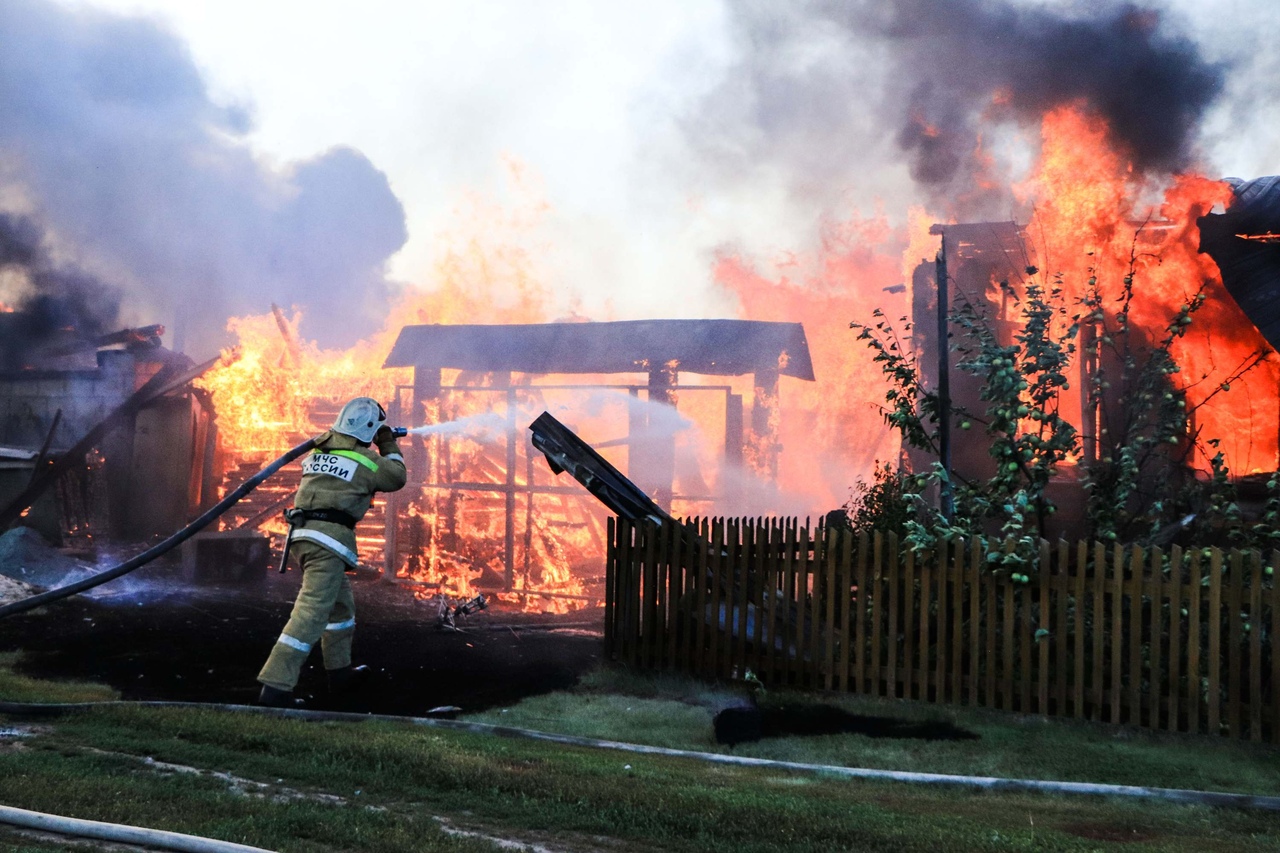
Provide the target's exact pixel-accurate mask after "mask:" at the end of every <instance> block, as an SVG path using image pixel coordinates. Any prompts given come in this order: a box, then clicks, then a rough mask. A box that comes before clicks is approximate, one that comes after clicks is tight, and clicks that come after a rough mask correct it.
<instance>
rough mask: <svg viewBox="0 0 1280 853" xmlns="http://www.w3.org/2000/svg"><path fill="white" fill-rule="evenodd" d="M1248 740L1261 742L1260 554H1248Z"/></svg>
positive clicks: (1253, 552) (1255, 552) (1252, 552)
mask: <svg viewBox="0 0 1280 853" xmlns="http://www.w3.org/2000/svg"><path fill="white" fill-rule="evenodd" d="M1249 740H1251V741H1254V742H1255V743H1257V742H1261V741H1262V554H1260V553H1259V552H1257V551H1251V552H1249Z"/></svg>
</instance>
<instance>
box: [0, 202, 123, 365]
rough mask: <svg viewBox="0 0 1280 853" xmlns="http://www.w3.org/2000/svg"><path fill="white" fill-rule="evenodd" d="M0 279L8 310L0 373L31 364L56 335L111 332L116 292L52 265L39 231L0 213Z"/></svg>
mask: <svg viewBox="0 0 1280 853" xmlns="http://www.w3.org/2000/svg"><path fill="white" fill-rule="evenodd" d="M0 276H3V280H4V282H5V284H6V288H5V291H6V292H5V294H4V296H5V299H6V300H7V301H6V302H5V305H6V307H7V308H10V309H12V311H11V312H9V313H3V314H0V339H2V340H0V370H13V369H17V368H20V367H22V366H23V365H26V364H29V363H31V358H32V356H34V355H36V354H37V353H38V352H39V350H40V348H41V347H42V346H43V345H44V344H46V343H48V342H49V341H50V340H51V339H52V338H53V336H54V335H56V334H58V333H60V332H70V333H74V335H75V337H79V338H87V339H92V338H96V337H98V336H100V335H103V334H106V333H107V332H110V331H114V330H115V327H116V324H117V322H118V318H119V314H120V299H121V293H120V290H119V288H116V287H113V286H111V285H110V284H107V283H105V282H103V281H101V280H99V279H98V278H97V277H95V276H93V275H90V274H89V273H87V272H85V271H83V270H80V269H76V268H75V267H69V266H66V265H60V264H58V263H56V262H55V261H54V260H53V258H52V257H51V256H50V253H49V251H48V249H47V247H46V245H45V243H44V236H43V233H42V230H41V228H40V227H39V226H38V225H37V224H36V223H35V222H34V221H32V220H31V219H29V218H27V217H22V216H15V215H11V214H5V213H0ZM8 291H12V294H10V293H9V292H8Z"/></svg>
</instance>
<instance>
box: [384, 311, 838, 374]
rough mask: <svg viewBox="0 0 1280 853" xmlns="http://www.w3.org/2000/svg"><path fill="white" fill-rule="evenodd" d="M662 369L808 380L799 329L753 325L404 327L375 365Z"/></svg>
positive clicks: (652, 323)
mask: <svg viewBox="0 0 1280 853" xmlns="http://www.w3.org/2000/svg"><path fill="white" fill-rule="evenodd" d="M668 364H672V365H673V366H674V367H675V368H676V369H677V370H681V371H687V372H690V373H701V374H706V375H710V376H739V375H742V374H746V373H755V372H758V371H767V370H777V371H778V372H779V373H780V374H782V375H783V376H793V377H795V378H797V379H804V380H808V381H813V362H812V361H811V360H810V357H809V344H808V341H807V340H806V339H805V335H804V327H803V326H802V325H801V324H799V323H770V322H763V321H757V320H623V321H615V322H608V323H537V324H518V325H456V326H442V325H426V326H405V327H404V329H403V330H401V332H400V337H399V338H398V339H397V340H396V343H395V346H394V347H392V349H391V354H390V355H388V356H387V360H386V363H385V364H383V367H435V368H456V369H461V370H477V371H485V372H490V371H507V370H510V371H516V372H519V373H569V374H572V373H639V372H645V371H648V370H649V369H651V368H653V369H657V368H661V367H663V366H666V365H668Z"/></svg>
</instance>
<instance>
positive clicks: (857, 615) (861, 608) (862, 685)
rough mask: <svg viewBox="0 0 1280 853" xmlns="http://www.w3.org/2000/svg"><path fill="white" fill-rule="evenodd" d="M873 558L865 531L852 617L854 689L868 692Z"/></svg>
mask: <svg viewBox="0 0 1280 853" xmlns="http://www.w3.org/2000/svg"><path fill="white" fill-rule="evenodd" d="M870 559H871V538H870V537H869V536H868V535H867V534H866V533H865V532H863V533H861V534H859V536H858V574H857V581H856V582H857V586H858V592H857V596H856V597H855V599H854V602H853V607H852V608H850V609H851V610H852V611H853V616H852V618H851V620H850V621H851V624H852V626H853V627H852V634H853V639H852V641H851V642H850V646H851V647H852V649H853V667H854V670H853V671H854V676H853V690H854V692H855V693H866V692H868V689H867V643H866V637H867V601H868V600H869V593H870V589H871V588H870V587H869V586H868V585H867V576H868V572H867V563H868V561H869V560H870Z"/></svg>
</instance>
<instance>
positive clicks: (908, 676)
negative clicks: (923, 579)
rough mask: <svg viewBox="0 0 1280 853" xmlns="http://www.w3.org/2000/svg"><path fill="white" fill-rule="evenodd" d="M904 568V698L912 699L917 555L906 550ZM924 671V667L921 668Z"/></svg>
mask: <svg viewBox="0 0 1280 853" xmlns="http://www.w3.org/2000/svg"><path fill="white" fill-rule="evenodd" d="M904 556H905V560H904V561H903V566H902V698H903V699H910V698H911V682H912V681H914V680H915V679H914V675H915V671H914V666H915V660H914V654H915V645H916V637H915V606H916V554H915V551H913V550H911V549H910V548H908V549H906V554H905V555H904ZM921 669H924V667H921Z"/></svg>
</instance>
